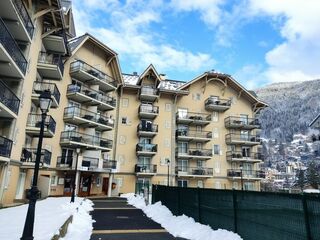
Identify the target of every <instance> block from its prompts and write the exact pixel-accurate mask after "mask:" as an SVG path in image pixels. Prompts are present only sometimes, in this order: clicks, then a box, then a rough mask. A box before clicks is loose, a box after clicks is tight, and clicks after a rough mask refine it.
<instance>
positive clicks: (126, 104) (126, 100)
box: [122, 98, 129, 108]
mask: <svg viewBox="0 0 320 240" xmlns="http://www.w3.org/2000/svg"><path fill="white" fill-rule="evenodd" d="M128 106H129V98H123V99H122V107H124V108H127V107H128Z"/></svg>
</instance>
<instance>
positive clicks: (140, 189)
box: [136, 178, 151, 197]
mask: <svg viewBox="0 0 320 240" xmlns="http://www.w3.org/2000/svg"><path fill="white" fill-rule="evenodd" d="M136 193H137V194H139V195H142V196H145V197H147V196H148V195H149V193H151V184H150V179H149V178H138V179H137V182H136Z"/></svg>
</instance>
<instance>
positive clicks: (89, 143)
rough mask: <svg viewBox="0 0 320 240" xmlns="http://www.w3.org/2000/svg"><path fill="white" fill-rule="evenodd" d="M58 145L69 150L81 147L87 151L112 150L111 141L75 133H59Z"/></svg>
mask: <svg viewBox="0 0 320 240" xmlns="http://www.w3.org/2000/svg"><path fill="white" fill-rule="evenodd" d="M60 145H61V146H65V147H70V148H79V147H80V148H81V147H82V148H84V149H87V150H101V151H103V152H108V151H111V150H112V140H109V139H106V138H102V137H97V136H94V135H89V134H85V133H79V132H76V131H64V132H61V136H60Z"/></svg>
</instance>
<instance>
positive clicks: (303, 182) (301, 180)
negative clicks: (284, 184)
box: [296, 169, 306, 192]
mask: <svg viewBox="0 0 320 240" xmlns="http://www.w3.org/2000/svg"><path fill="white" fill-rule="evenodd" d="M296 185H297V186H298V187H299V188H300V189H301V192H302V191H303V188H304V186H305V185H306V178H305V174H304V170H302V169H300V170H298V176H297V180H296Z"/></svg>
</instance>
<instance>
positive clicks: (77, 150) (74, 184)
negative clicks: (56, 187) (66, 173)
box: [70, 148, 81, 202]
mask: <svg viewBox="0 0 320 240" xmlns="http://www.w3.org/2000/svg"><path fill="white" fill-rule="evenodd" d="M80 150H81V149H80V148H77V149H76V153H77V157H76V166H75V169H74V180H73V187H72V193H71V201H70V202H74V198H75V195H76V187H77V183H76V181H77V172H78V160H79V153H80Z"/></svg>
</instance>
